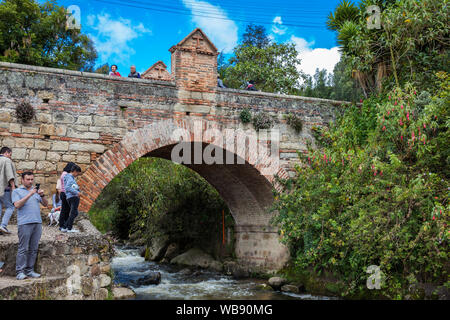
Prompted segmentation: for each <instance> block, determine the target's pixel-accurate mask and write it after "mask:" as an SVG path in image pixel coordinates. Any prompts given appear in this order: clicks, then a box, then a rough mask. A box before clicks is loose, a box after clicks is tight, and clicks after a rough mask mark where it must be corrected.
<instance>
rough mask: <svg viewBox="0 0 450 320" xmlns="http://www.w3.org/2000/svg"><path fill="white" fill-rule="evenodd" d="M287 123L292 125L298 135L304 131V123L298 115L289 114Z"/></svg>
mask: <svg viewBox="0 0 450 320" xmlns="http://www.w3.org/2000/svg"><path fill="white" fill-rule="evenodd" d="M286 122H287V124H288V125H290V126H291V127H292V128H294V130H295V131H296V132H297V133H299V132H301V131H302V128H303V121H302V119H300V117H299V116H297V115H296V114H292V113H290V114H288V115H287V116H286Z"/></svg>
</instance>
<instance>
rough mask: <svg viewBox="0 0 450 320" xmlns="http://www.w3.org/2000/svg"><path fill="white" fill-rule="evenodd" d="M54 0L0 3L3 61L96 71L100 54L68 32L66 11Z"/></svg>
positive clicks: (85, 40) (86, 39)
mask: <svg viewBox="0 0 450 320" xmlns="http://www.w3.org/2000/svg"><path fill="white" fill-rule="evenodd" d="M55 3H56V1H55V0H51V1H47V2H45V3H43V4H39V3H37V2H36V1H34V0H4V1H3V2H2V3H0V60H1V61H8V62H15V63H23V64H30V65H38V66H45V67H55V68H65V69H71V70H80V71H93V67H94V63H95V60H96V59H97V52H96V50H95V48H94V45H93V42H92V40H91V39H90V38H89V37H88V36H87V35H84V34H82V33H81V32H80V30H77V29H66V20H67V18H66V10H65V8H64V7H60V6H57V5H56V4H55Z"/></svg>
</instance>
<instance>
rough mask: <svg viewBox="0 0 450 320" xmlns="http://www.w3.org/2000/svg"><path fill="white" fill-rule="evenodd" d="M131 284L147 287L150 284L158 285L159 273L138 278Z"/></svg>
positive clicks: (159, 280)
mask: <svg viewBox="0 0 450 320" xmlns="http://www.w3.org/2000/svg"><path fill="white" fill-rule="evenodd" d="M131 282H132V283H133V284H135V285H138V286H148V285H151V284H159V283H160V282H161V273H159V272H152V273H150V274H148V275H145V276H144V277H141V278H138V279H136V280H133V281H131Z"/></svg>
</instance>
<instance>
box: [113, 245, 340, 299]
mask: <svg viewBox="0 0 450 320" xmlns="http://www.w3.org/2000/svg"><path fill="white" fill-rule="evenodd" d="M115 250H116V254H115V256H114V258H113V259H112V262H111V268H112V270H113V271H114V282H115V283H117V284H122V285H126V286H128V287H130V288H131V289H133V291H134V292H136V298H135V299H136V300H231V299H233V300H246V299H251V300H292V299H294V300H330V299H334V298H332V297H325V296H314V295H310V294H307V293H304V294H294V293H285V292H278V291H267V290H261V289H257V285H258V284H262V283H265V282H266V281H265V280H260V279H245V280H235V279H233V278H232V277H230V276H227V275H223V274H221V273H217V272H212V271H206V270H196V271H195V272H193V273H192V274H186V273H184V272H180V271H181V270H182V269H184V268H180V267H178V266H174V265H169V264H159V263H156V262H152V261H145V260H144V258H143V257H141V256H140V255H139V248H132V249H129V248H121V247H116V248H115ZM156 271H157V272H160V273H161V283H160V284H158V285H146V286H138V285H135V284H134V283H133V281H135V280H137V279H138V278H141V277H143V276H145V275H149V274H150V273H152V272H156Z"/></svg>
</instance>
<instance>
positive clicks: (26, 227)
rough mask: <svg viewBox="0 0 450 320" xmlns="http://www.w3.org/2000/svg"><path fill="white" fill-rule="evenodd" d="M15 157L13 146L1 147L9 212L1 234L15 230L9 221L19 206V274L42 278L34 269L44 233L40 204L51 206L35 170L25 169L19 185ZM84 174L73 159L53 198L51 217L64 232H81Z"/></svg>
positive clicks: (0, 196) (0, 191) (0, 187)
mask: <svg viewBox="0 0 450 320" xmlns="http://www.w3.org/2000/svg"><path fill="white" fill-rule="evenodd" d="M11 158H12V150H11V149H10V148H8V147H2V148H1V149H0V217H1V214H2V209H3V207H4V208H5V213H4V215H3V218H2V219H1V224H0V234H3V233H4V234H10V233H11V232H10V231H9V230H8V228H7V227H8V223H9V220H10V218H11V216H12V214H13V213H14V211H15V210H17V235H18V238H19V245H18V249H17V256H16V278H17V279H18V280H23V279H26V278H39V277H40V274H38V273H36V272H35V271H34V264H35V262H36V256H37V252H38V246H39V241H40V239H41V235H42V218H41V208H40V205H42V206H44V207H47V206H48V200H47V198H46V195H45V193H44V190H42V189H41V188H40V184H39V183H36V184H35V183H34V173H33V172H32V171H24V172H22V174H21V177H22V185H20V186H18V179H17V173H16V168H15V165H14V162H13V161H12V159H11ZM80 174H81V168H80V166H78V165H77V164H75V163H73V162H69V163H68V164H67V165H66V166H65V168H64V170H63V173H62V174H61V176H60V177H59V179H58V182H57V184H56V193H55V194H54V195H53V199H52V200H53V204H52V205H53V208H52V210H51V212H50V213H49V217H50V216H51V217H55V216H56V217H57V219H56V220H57V221H59V230H60V231H61V232H69V233H76V232H80V231H79V230H77V229H75V228H73V223H74V220H75V218H76V217H77V216H78V205H79V203H80V188H79V186H78V184H77V182H76V180H75V178H76V177H77V176H79V175H80Z"/></svg>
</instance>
